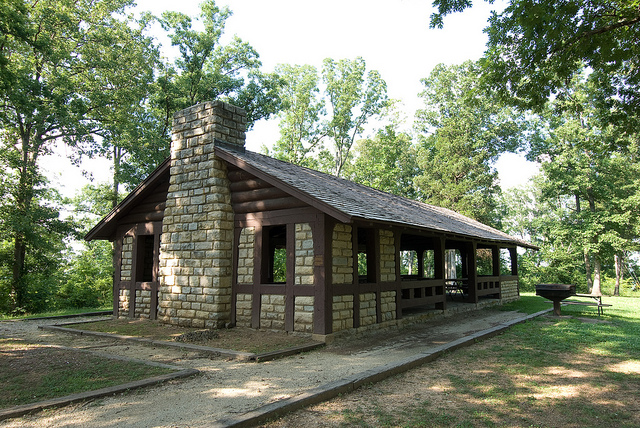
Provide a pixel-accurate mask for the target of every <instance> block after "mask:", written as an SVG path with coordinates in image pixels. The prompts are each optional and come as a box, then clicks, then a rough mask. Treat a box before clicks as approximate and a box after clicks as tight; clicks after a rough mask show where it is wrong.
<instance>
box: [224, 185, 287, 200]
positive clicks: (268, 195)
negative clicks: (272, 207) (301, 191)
mask: <svg viewBox="0 0 640 428" xmlns="http://www.w3.org/2000/svg"><path fill="white" fill-rule="evenodd" d="M284 197H290V196H289V195H288V194H287V193H286V192H285V191H283V190H280V189H278V188H277V187H267V188H262V189H256V190H247V191H235V192H231V203H232V204H240V203H245V202H254V201H260V200H263V199H279V198H284Z"/></svg>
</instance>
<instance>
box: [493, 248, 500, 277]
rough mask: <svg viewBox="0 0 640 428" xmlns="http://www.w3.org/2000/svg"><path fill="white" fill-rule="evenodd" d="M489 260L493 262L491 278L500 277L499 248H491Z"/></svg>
mask: <svg viewBox="0 0 640 428" xmlns="http://www.w3.org/2000/svg"><path fill="white" fill-rule="evenodd" d="M491 260H492V261H493V276H500V248H499V247H497V246H493V247H491Z"/></svg>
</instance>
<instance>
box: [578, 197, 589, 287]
mask: <svg viewBox="0 0 640 428" xmlns="http://www.w3.org/2000/svg"><path fill="white" fill-rule="evenodd" d="M575 198H576V214H578V215H579V214H580V211H581V207H580V196H578V195H575ZM584 272H585V276H586V277H587V292H589V293H591V290H592V289H593V282H592V281H591V262H590V261H589V252H588V251H587V249H586V248H585V249H584Z"/></svg>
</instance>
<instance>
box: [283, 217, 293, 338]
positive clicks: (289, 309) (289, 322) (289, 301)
mask: <svg viewBox="0 0 640 428" xmlns="http://www.w3.org/2000/svg"><path fill="white" fill-rule="evenodd" d="M286 249H287V261H286V266H287V279H286V281H287V282H286V284H285V289H284V290H285V298H284V329H285V331H293V321H294V317H295V297H294V293H293V291H294V290H293V287H294V286H295V281H296V280H295V269H296V225H295V223H287V243H286Z"/></svg>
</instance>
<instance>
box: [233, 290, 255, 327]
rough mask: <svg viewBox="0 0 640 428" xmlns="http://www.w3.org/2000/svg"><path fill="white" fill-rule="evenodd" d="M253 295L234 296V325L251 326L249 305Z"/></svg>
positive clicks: (250, 305)
mask: <svg viewBox="0 0 640 428" xmlns="http://www.w3.org/2000/svg"><path fill="white" fill-rule="evenodd" d="M252 303H253V296H252V295H251V294H238V295H237V296H236V325H237V326H240V327H251V313H252V312H251V307H252Z"/></svg>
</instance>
